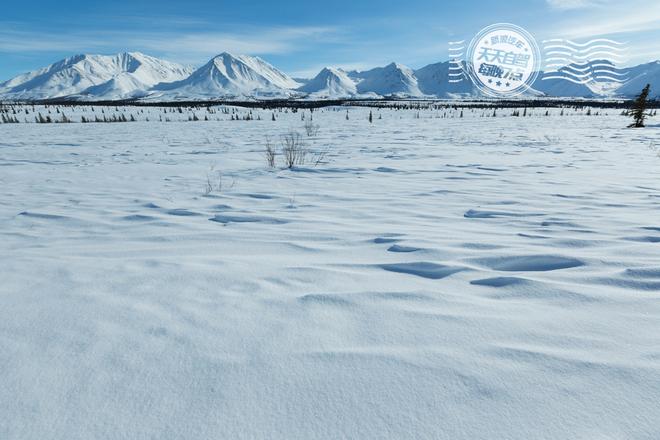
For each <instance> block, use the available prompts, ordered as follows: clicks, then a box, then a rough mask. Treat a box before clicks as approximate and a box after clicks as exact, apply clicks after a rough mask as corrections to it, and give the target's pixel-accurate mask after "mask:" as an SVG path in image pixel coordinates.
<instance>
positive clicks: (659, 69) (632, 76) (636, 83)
mask: <svg viewBox="0 0 660 440" xmlns="http://www.w3.org/2000/svg"><path fill="white" fill-rule="evenodd" d="M626 74H627V77H628V81H626V83H625V84H624V85H623V86H621V88H620V89H618V90H617V94H619V95H621V96H626V97H633V96H637V95H639V93H640V92H641V91H642V89H643V88H644V87H645V86H646V85H647V84H651V97H654V98H660V61H653V62H651V63H647V64H642V65H639V66H636V67H632V68H630V69H627V70H626Z"/></svg>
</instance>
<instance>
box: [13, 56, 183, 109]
mask: <svg viewBox="0 0 660 440" xmlns="http://www.w3.org/2000/svg"><path fill="white" fill-rule="evenodd" d="M191 73H192V69H191V68H189V67H184V66H182V65H179V64H176V63H172V62H169V61H164V60H160V59H158V58H154V57H151V56H148V55H144V54H141V53H138V52H132V53H121V54H117V55H113V56H106V55H76V56H74V57H70V58H66V59H64V60H62V61H60V62H57V63H55V64H52V65H50V66H48V67H46V68H44V69H41V70H37V71H34V72H30V73H26V74H23V75H19V76H17V77H16V78H14V79H11V80H9V81H7V82H5V83H2V84H0V96H2V97H3V98H5V99H48V98H60V97H71V96H79V97H87V98H93V99H122V98H129V97H134V96H142V95H144V93H145V91H146V90H148V89H149V88H151V87H152V86H154V85H156V84H158V83H161V82H171V81H177V80H181V79H183V78H186V77H188V76H189V75H190V74H191Z"/></svg>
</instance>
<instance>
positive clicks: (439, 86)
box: [415, 61, 478, 98]
mask: <svg viewBox="0 0 660 440" xmlns="http://www.w3.org/2000/svg"><path fill="white" fill-rule="evenodd" d="M452 66H454V67H452ZM456 66H457V65H456V64H452V63H450V62H449V61H445V62H444V63H436V64H429V65H428V66H426V67H423V68H421V69H419V70H416V71H415V76H416V77H417V83H418V85H419V89H420V90H421V92H422V93H423V94H424V95H429V96H437V97H439V98H458V97H462V96H476V95H478V91H477V88H476V87H475V86H474V84H473V83H472V81H471V80H470V79H469V77H468V75H467V74H466V73H464V72H465V70H466V69H465V65H464V64H462V65H461V67H462V68H463V72H459V73H456V74H455V75H456V76H455V75H450V73H452V74H453V73H454V72H457V71H456V68H457V67H456Z"/></svg>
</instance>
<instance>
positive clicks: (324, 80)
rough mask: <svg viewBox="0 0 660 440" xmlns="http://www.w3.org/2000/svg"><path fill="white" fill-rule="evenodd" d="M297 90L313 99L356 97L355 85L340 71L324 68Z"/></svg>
mask: <svg viewBox="0 0 660 440" xmlns="http://www.w3.org/2000/svg"><path fill="white" fill-rule="evenodd" d="M298 90H300V91H301V92H304V93H308V94H310V95H311V96H313V97H318V98H322V97H332V98H346V97H352V96H355V95H357V85H356V83H355V81H353V80H352V79H351V78H349V76H348V74H347V73H346V72H345V71H343V70H342V69H336V68H334V67H326V68H324V69H323V70H321V72H319V74H318V75H316V77H315V78H314V79H312V80H310V81H309V82H307V83H306V84H305V85H304V86H302V87H300V88H299V89H298Z"/></svg>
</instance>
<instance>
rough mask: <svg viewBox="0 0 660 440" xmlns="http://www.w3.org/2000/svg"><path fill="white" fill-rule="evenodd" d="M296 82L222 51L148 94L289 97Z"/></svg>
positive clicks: (247, 58)
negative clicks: (197, 67)
mask: <svg viewBox="0 0 660 440" xmlns="http://www.w3.org/2000/svg"><path fill="white" fill-rule="evenodd" d="M298 87H300V84H299V83H297V82H296V81H294V80H293V79H291V78H290V77H289V76H287V75H286V74H284V73H282V72H280V71H279V70H277V69H276V68H275V67H273V66H272V65H270V64H268V63H267V62H266V61H264V60H262V59H261V58H258V57H251V56H247V55H240V56H235V55H232V54H230V53H227V52H225V53H222V54H220V55H218V56H216V57H215V58H213V59H212V60H211V61H209V62H208V63H207V64H205V65H204V66H202V67H200V68H199V69H197V70H196V71H195V72H194V73H193V74H192V75H190V77H188V78H186V79H184V80H181V81H177V82H173V83H170V84H159V85H157V86H156V87H154V88H153V89H152V97H156V98H171V99H209V98H218V97H275V96H290V95H291V94H292V93H293V92H292V90H293V89H296V88H298Z"/></svg>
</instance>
